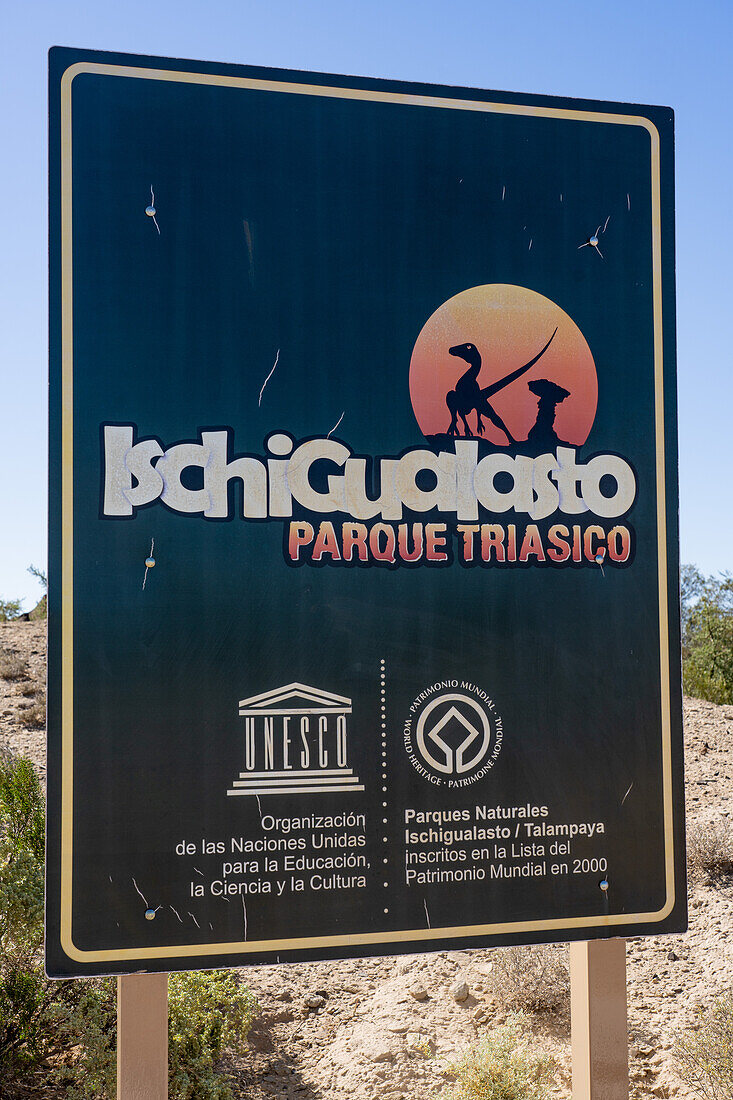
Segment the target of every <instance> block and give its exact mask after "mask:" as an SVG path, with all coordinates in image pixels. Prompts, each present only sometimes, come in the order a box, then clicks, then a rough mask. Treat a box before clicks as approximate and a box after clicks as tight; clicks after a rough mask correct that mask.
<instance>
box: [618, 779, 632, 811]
mask: <svg viewBox="0 0 733 1100" xmlns="http://www.w3.org/2000/svg"><path fill="white" fill-rule="evenodd" d="M633 786H634V781H633V780H632V781H631V783H629V789H628V791H627V792H626V794H625V795H624V797H623V798H622V799H621V805H622V806H623V804H624V802H625V801H626V799H627V798H628V797H629V795H630V794H631V788H632V787H633Z"/></svg>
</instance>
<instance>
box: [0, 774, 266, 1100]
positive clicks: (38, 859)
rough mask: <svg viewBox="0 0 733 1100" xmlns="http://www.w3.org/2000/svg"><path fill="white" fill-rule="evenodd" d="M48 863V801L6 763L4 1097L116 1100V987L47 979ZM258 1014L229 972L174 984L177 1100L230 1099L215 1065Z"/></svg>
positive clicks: (1, 828) (0, 949)
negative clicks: (44, 943)
mask: <svg viewBox="0 0 733 1100" xmlns="http://www.w3.org/2000/svg"><path fill="white" fill-rule="evenodd" d="M43 858H44V804H43V793H42V790H41V786H40V783H39V780H38V777H37V775H36V773H35V770H34V768H33V765H32V764H31V762H30V761H29V760H22V759H17V758H13V757H2V756H0V1066H1V1067H2V1078H1V1080H0V1096H1V1097H2V1098H3V1100H5V1098H6V1097H7V1098H15V1097H18V1098H20V1097H23V1098H25V1097H28V1096H30V1095H39V1096H40V1095H48V1094H54V1095H58V1094H59V1090H60V1089H61V1090H63V1095H64V1097H65V1098H66V1100H114V1097H115V1095H116V1084H115V1080H116V1047H117V1019H116V1007H117V1004H116V983H115V981H114V979H113V978H103V979H98V978H94V979H91V978H84V979H79V980H77V981H60V982H59V981H55V982H51V981H49V980H48V979H47V978H46V977H45V975H44V973H43V968H42V965H41V945H42V941H43ZM256 1008H257V1006H256V1002H255V1000H254V997H253V996H252V994H251V993H250V992H249V991H248V990H247V989H245V988H243V987H242V986H241V985H240V984H239V983H238V982H237V980H236V978H235V976H234V975H233V974H231V973H229V972H227V971H214V972H211V973H184V974H173V975H171V977H170V979H169V1015H168V1031H169V1063H168V1064H169V1095H170V1097H171V1100H230V1097H231V1089H230V1086H229V1083H228V1079H227V1077H226V1076H225V1075H224V1074H223V1073H221V1072H219V1071H218V1070H217V1069H215V1066H216V1063H217V1062H218V1061H219V1059H220V1058H221V1056H222V1054H223V1053H224V1051H225V1050H226V1049H227V1048H229V1047H232V1046H234V1045H235V1044H236V1043H239V1042H241V1041H243V1040H244V1039H245V1038H246V1036H247V1033H248V1031H249V1028H250V1025H251V1023H252V1019H253V1016H254V1014H255V1011H256ZM33 1090H35V1092H34V1091H33Z"/></svg>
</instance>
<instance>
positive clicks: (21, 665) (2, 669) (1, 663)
mask: <svg viewBox="0 0 733 1100" xmlns="http://www.w3.org/2000/svg"><path fill="white" fill-rule="evenodd" d="M0 679H2V680H11V681H13V680H27V679H28V666H27V665H26V663H25V661H22V660H21V659H20V657H18V656H17V655H16V654H15V653H13V652H12V650H9V649H2V648H0Z"/></svg>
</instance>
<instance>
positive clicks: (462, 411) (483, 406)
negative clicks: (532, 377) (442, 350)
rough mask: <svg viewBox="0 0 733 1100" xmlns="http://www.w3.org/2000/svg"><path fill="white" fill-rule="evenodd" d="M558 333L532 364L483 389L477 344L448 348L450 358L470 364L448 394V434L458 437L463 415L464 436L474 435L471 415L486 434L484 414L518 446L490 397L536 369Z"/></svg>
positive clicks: (481, 431)
mask: <svg viewBox="0 0 733 1100" xmlns="http://www.w3.org/2000/svg"><path fill="white" fill-rule="evenodd" d="M556 332H557V329H555V332H553V334H552V336H551V337H550V339H549V340H548V341H547V343H546V344H545V346H544V347H543V349H542V351H540V352H539V353H538V354H537V355H535V357H534V359H530V361H529V363H525V364H524V366H523V367H519V368H518V369H517V370H515V371H512V372H511V374H507V375H505V376H504V378H500V379H499V381H498V382H494V384H493V385H491V386H486V388H485V389H483V390H482V389H481V388H480V386H479V384H478V376H479V371H480V370H481V356H480V354H479V351H478V348H477V347H476V345H475V344H456V345H455V347H452V348H448V353H449V354H450V355H456V356H458V357H459V358H460V359H465V361H466V362H467V363H468V364H469V368H468V370H467V371H466V372H465V374H462V375H461V377H460V378H459V379H458V381H457V382H456V388H455V389H454V390H450V392H449V393H447V394H446V398H445V403H446V405H447V406H448V409H449V411H450V414H451V422H450V427H449V428H448V435H454V436H457V435H458V434H459V433H458V417H459V416H460V418H461V420H462V421H463V426H464V429H465V432H464V434H465V435H470V434H471V429H470V428H469V426H468V420H467V419H466V417H467V415H468V413H470V412H474V411H475V413H476V431H477V432H478V434H479V435H483V434H484V422H483V419H482V413H483V415H484V416H488V418H489V420H490V421H491V422H492V424H495V425H496V427H497V428H501V430H502V431H503V432H504V435H505V436H506V437H507V440H508V441H509V442H510V443H516V440H515V439H514V437H513V435H512V434H511V432H510V431H509V429H508V428H507V426H506V424H505V423H504V421H503V420H502V419H501V417H500V416H499V414H498V413H497V411H496V409H494V408H493V407H492V406H491V405H490V404H489V398H490V397H493V396H494V394H495V393H498V392H499V390H503V389H504V387H505V386H508V385H509V384H510V383H511V382H514V381H516V379H517V378H520V377H521V376H522V375H523V374H525V373H526V372H527V371H528V370H529V369H530V367H533V366H534V365H535V363H536V362H537V360H538V359H539V358H540V357H541V356H543V355H544V354H545V352H546V351H547V349H548V348H549V346H550V344H551V343H552V341H553V340H554V339H555V333H556Z"/></svg>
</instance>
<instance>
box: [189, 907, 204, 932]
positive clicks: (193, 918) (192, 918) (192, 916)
mask: <svg viewBox="0 0 733 1100" xmlns="http://www.w3.org/2000/svg"><path fill="white" fill-rule="evenodd" d="M188 915H189V917H190V918H191V920H192V921H193V923H194V924H195V925H196V927H197V928H198V929H199V930H200V928H201V925H200V924H199V922H198V921H197V920H196V918H195V917H194V915H193V913H192V912H191V911H190V910H189V913H188Z"/></svg>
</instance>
